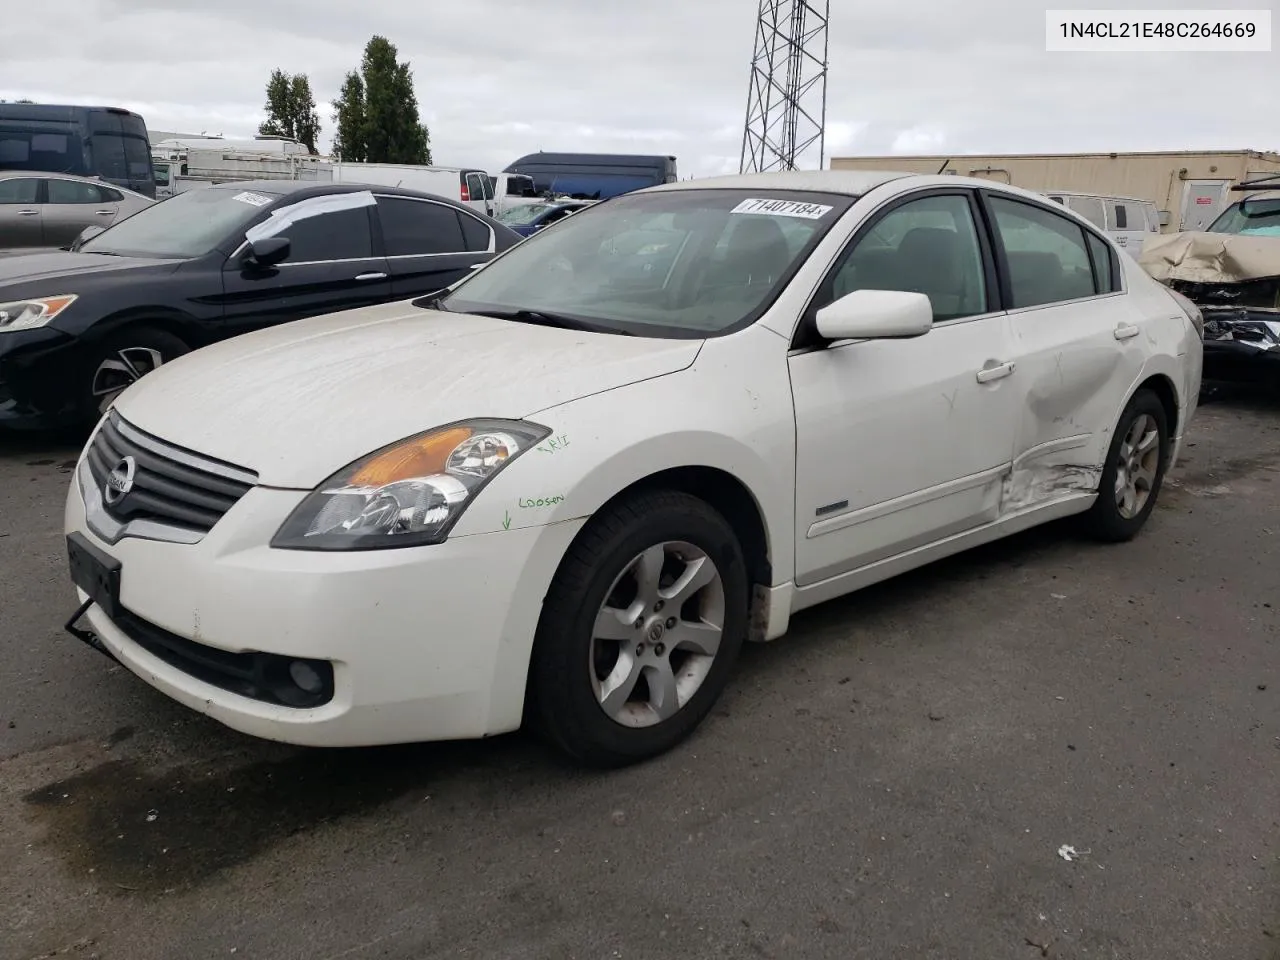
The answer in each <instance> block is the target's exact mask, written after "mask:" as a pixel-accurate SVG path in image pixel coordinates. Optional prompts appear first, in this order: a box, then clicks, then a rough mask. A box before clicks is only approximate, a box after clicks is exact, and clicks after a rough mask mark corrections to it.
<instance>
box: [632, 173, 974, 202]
mask: <svg viewBox="0 0 1280 960" xmlns="http://www.w3.org/2000/svg"><path fill="white" fill-rule="evenodd" d="M915 176H921V175H920V174H913V173H905V172H901V171H892V170H778V171H774V172H770V173H738V174H731V175H729V176H721V177H703V178H699V179H694V180H680V181H678V182H676V183H664V184H659V185H658V186H654V187H648V188H646V190H645V192H646V193H648V192H652V191H656V190H802V191H805V192H809V193H843V194H847V195H848V196H851V197H860V196H862V194H864V193H866V192H867V191H868V190H874V189H875V188H876V187H878V186H881V185H882V184H885V183H889V182H890V181H892V180H900V179H902V178H904V177H915ZM949 179H955V178H949Z"/></svg>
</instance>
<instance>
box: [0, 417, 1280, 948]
mask: <svg viewBox="0 0 1280 960" xmlns="http://www.w3.org/2000/svg"><path fill="white" fill-rule="evenodd" d="M1190 442H1191V445H1190V446H1189V447H1188V448H1187V450H1186V456H1185V459H1184V460H1183V462H1182V463H1181V464H1180V466H1179V467H1178V469H1177V470H1176V471H1175V473H1174V474H1173V475H1172V476H1171V477H1170V479H1169V481H1168V484H1167V486H1166V488H1165V490H1164V492H1163V494H1162V497H1161V500H1160V503H1159V506H1158V509H1157V511H1156V512H1155V514H1153V516H1152V519H1151V522H1150V523H1149V525H1148V527H1147V529H1146V530H1145V531H1144V532H1143V534H1142V535H1141V536H1140V537H1139V538H1138V539H1137V540H1136V541H1134V542H1132V543H1130V544H1126V545H1121V546H1110V547H1103V546H1098V545H1093V544H1090V543H1088V542H1085V541H1082V540H1080V539H1079V538H1078V537H1077V536H1076V534H1075V533H1074V530H1073V528H1072V527H1071V525H1070V524H1055V525H1053V526H1050V527H1046V528H1042V529H1039V530H1035V531H1031V532H1029V533H1028V534H1025V535H1022V536H1018V537H1016V538H1013V539H1011V540H1008V541H1005V542H1003V543H999V544H994V545H991V546H989V547H985V548H982V549H979V550H977V551H974V552H971V553H969V554H966V555H964V556H961V557H957V558H953V559H951V560H948V561H944V562H942V563H938V564H935V565H933V566H931V567H929V568H927V569H924V570H921V571H918V572H915V573H912V574H908V575H906V576H903V577H900V578H898V579H896V580H894V581H892V582H889V583H886V584H883V585H880V586H878V587H874V588H871V589H869V590H866V591H864V592H862V593H860V594H858V595H856V596H853V597H850V598H846V599H843V600H838V601H834V602H832V603H830V604H828V605H826V606H824V607H821V608H818V609H815V610H812V611H807V612H806V613H804V614H802V615H800V616H799V617H797V618H796V620H795V621H794V622H793V626H792V631H791V633H790V634H789V635H788V636H787V637H786V638H784V639H782V640H779V641H777V642H775V643H772V644H769V645H767V646H759V647H752V648H750V649H748V651H747V653H746V654H745V655H744V660H743V662H742V664H741V667H740V669H739V671H738V673H737V675H736V677H735V681H734V683H733V685H732V687H731V689H730V691H729V692H728V694H727V695H726V697H725V698H724V699H723V701H722V703H721V704H720V706H719V708H718V709H717V710H716V712H715V713H714V714H713V716H712V717H711V718H710V719H709V720H708V722H707V723H706V724H705V725H704V726H703V728H702V729H701V730H700V731H699V732H698V734H697V735H696V736H695V737H694V738H693V739H692V740H691V741H690V742H688V743H687V744H686V745H685V746H684V747H682V748H681V749H678V750H676V751H675V752H673V753H671V754H669V755H667V756H665V757H662V758H660V759H658V760H656V761H653V762H651V763H648V764H645V765H643V766H640V767H636V768H632V769H629V770H625V771H622V772H615V773H611V774H597V773H592V774H586V773H582V772H579V771H575V770H572V769H567V768H566V767H565V766H563V765H562V764H561V763H559V761H558V760H557V759H556V758H555V757H554V756H553V755H551V754H549V753H548V752H547V751H546V750H545V749H543V748H542V747H541V746H540V745H539V744H537V743H536V742H534V741H532V740H531V739H530V738H528V737H526V736H524V735H522V734H516V735H513V736H509V737H502V738H497V739H494V740H490V741H485V742H482V743H473V744H437V745H423V746H414V747H401V748H389V749H378V750H353V751H318V750H300V749H295V748H291V747H286V746H282V745H278V744H269V743H264V742H260V741H255V740H252V739H249V738H246V737H243V736H241V735H238V734H235V733H233V732H231V731H229V730H226V729H225V728H223V727H221V726H219V725H218V724H216V723H215V722H213V721H211V720H208V719H206V718H203V717H201V716H198V715H196V714H193V713H191V712H189V711H187V710H185V709H184V708H182V707H180V706H178V705H177V704H175V703H172V702H171V701H169V700H167V699H166V698H165V697H163V696H162V695H160V694H159V693H157V692H155V691H153V690H151V689H150V688H149V687H147V686H146V685H144V684H143V683H142V682H141V681H139V680H137V679H136V678H135V677H134V676H133V675H132V674H130V673H129V672H128V671H126V670H125V669H123V668H121V667H118V666H115V665H113V664H112V662H111V661H109V660H108V659H106V658H105V657H102V656H100V655H99V654H97V653H95V652H94V651H92V650H90V649H89V648H88V647H86V646H84V645H82V644H80V643H78V642H77V641H76V640H74V639H72V638H71V637H69V636H67V635H66V634H65V633H63V632H62V629H61V627H62V623H63V622H64V620H65V619H66V617H67V615H68V614H69V613H70V612H71V610H72V607H73V594H72V591H71V587H70V583H69V580H68V577H67V574H66V569H65V561H64V556H63V540H62V530H61V505H62V500H63V497H64V495H65V491H66V488H67V484H68V483H69V481H70V474H69V470H70V461H72V460H73V459H74V457H75V455H76V447H75V445H74V443H73V442H70V441H67V440H65V439H54V440H32V439H21V438H20V439H17V440H14V439H7V440H6V439H0V658H2V659H0V958H3V960H10V958H13V960H33V958H37V957H40V958H52V957H58V958H62V957H68V958H77V960H87V958H91V957H97V958H108V960H152V958H166V960H167V958H182V960H189V958H203V957H232V956H234V957H235V958H236V960H247V958H272V960H274V958H294V957H297V958H306V960H338V958H354V960H368V958H375V957H376V958H395V960H410V958H413V960H421V958H430V957H471V958H502V960H521V958H637V960H665V958H680V960H690V958H702V957H732V958H753V957H763V958H770V957H775V958H786V960H795V958H801V957H831V958H840V960H846V958H869V960H871V958H874V960H886V958H897V957H904V958H922V957H939V958H943V957H945V958H948V960H955V958H973V960H999V958H1014V960H1022V958H1025V960H1035V958H1037V957H1046V956H1047V957H1053V958H1086V957H1089V958H1148V957H1150V958H1160V960H1169V958H1182V957H1189V958H1201V957H1204V958H1214V960H1218V958H1222V960H1227V958H1231V960H1236V958H1240V960H1280V644H1278V643H1277V625H1278V623H1280V618H1278V615H1277V613H1278V611H1280V403H1276V402H1270V401H1265V400H1261V399H1257V398H1247V397H1230V396H1228V397H1223V398H1221V399H1218V400H1217V401H1215V402H1212V403H1209V404H1207V405H1206V406H1204V407H1203V408H1202V409H1201V412H1200V414H1199V416H1198V418H1197V419H1196V421H1195V423H1194V424H1193V428H1192V431H1191V437H1190ZM1064 847H1065V848H1068V849H1063V848H1064ZM1072 850H1074V851H1075V853H1072Z"/></svg>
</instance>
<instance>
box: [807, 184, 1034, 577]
mask: <svg viewBox="0 0 1280 960" xmlns="http://www.w3.org/2000/svg"><path fill="white" fill-rule="evenodd" d="M975 205H976V198H974V197H973V196H972V195H971V194H970V192H969V191H964V190H945V191H931V192H929V193H927V194H926V195H923V196H921V195H918V194H917V195H909V196H908V198H907V199H906V200H905V201H903V202H899V204H898V205H896V206H894V207H893V208H891V209H889V210H887V211H884V212H882V213H880V214H879V215H878V218H877V219H876V220H875V221H874V222H872V223H871V224H870V225H869V227H868V228H864V229H863V230H860V231H859V233H858V234H856V235H855V236H854V238H853V240H852V241H851V243H850V245H849V246H848V247H847V248H846V250H845V252H844V253H842V254H841V257H840V259H838V260H837V262H836V265H835V266H834V267H833V269H832V271H831V273H830V274H829V275H828V277H827V279H826V280H825V281H824V282H823V285H822V287H821V288H820V290H819V293H818V296H817V297H816V298H815V301H814V304H813V305H811V307H810V311H809V312H808V313H807V314H806V320H808V318H809V317H811V316H812V313H813V312H814V311H815V310H816V308H817V307H819V306H822V305H825V304H826V303H829V302H831V301H832V300H834V299H837V298H838V297H840V296H843V295H844V294H846V293H849V292H851V291H853V290H858V289H875V290H908V291H913V292H918V293H926V294H928V295H929V299H930V301H931V303H932V304H933V309H934V327H933V329H932V330H931V331H930V332H929V333H928V334H926V335H925V336H923V337H919V338H915V339H910V340H866V341H852V342H845V343H837V344H831V345H826V346H822V345H818V346H815V347H813V348H812V349H805V343H806V336H805V334H804V325H803V324H802V332H801V335H800V337H799V339H798V341H797V345H798V347H799V349H798V350H797V351H794V352H793V355H792V356H791V358H790V361H789V364H790V373H791V389H792V395H793V398H794V402H795V416H796V522H797V527H796V583H797V584H798V585H800V586H806V585H809V584H813V583H816V582H818V581H821V580H825V579H827V578H829V577H834V576H838V575H840V574H842V573H846V572H849V571H852V570H855V569H857V568H859V567H862V566H866V565H867V564H870V563H874V562H876V561H878V560H883V559H887V558H889V557H892V556H895V555H897V554H901V553H905V552H907V551H909V550H912V549H914V548H916V547H920V546H924V545H926V544H929V543H932V542H935V541H938V540H941V539H944V538H946V537H948V536H951V535H955V534H959V533H962V532H964V531H966V530H971V529H973V528H975V527H978V526H981V525H983V524H986V523H990V522H992V521H994V520H996V519H997V518H998V517H999V514H1000V502H1001V485H1002V480H1003V478H1004V475H1005V473H1006V472H1007V470H1008V465H1009V460H1010V454H1011V450H1012V446H1013V439H1012V438H1013V429H1014V423H1015V421H1016V418H1017V401H1018V396H1017V393H1016V388H1015V387H1014V386H1013V384H1012V377H1011V376H1010V375H1011V374H1012V373H1013V372H1014V370H1013V366H1012V365H1011V364H1010V363H1009V362H1008V357H1009V352H1010V343H1009V335H1008V329H1007V325H1006V323H1007V321H1006V317H1005V316H1004V314H1002V313H1000V312H997V311H996V310H995V309H994V305H995V304H996V302H997V298H996V296H995V293H994V291H993V287H994V280H993V278H994V273H993V268H992V266H991V262H990V255H989V252H988V250H987V243H986V240H985V237H984V236H982V235H981V234H980V233H979V230H978V228H977V226H976V223H977V219H976V217H975Z"/></svg>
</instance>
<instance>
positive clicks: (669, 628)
mask: <svg viewBox="0 0 1280 960" xmlns="http://www.w3.org/2000/svg"><path fill="white" fill-rule="evenodd" d="M724 613H725V595H724V583H723V581H722V580H721V577H720V571H719V570H718V569H717V568H716V565H715V562H714V561H713V560H712V559H711V558H710V557H709V556H707V554H706V553H705V552H704V551H703V550H701V549H699V548H698V547H696V546H694V545H693V544H691V543H686V542H684V541H667V542H664V543H659V544H655V545H654V546H651V547H649V548H647V549H646V550H644V551H643V552H642V553H640V554H639V555H637V556H636V557H634V558H633V559H632V560H631V561H630V562H629V563H628V564H627V565H626V566H625V567H624V568H623V571H622V573H621V574H619V575H618V577H617V578H616V579H615V580H614V582H613V585H612V586H611V587H610V588H609V592H608V594H606V597H605V601H604V603H603V604H602V605H601V607H600V610H599V612H598V613H597V615H596V619H595V624H594V627H593V630H592V641H591V663H590V665H589V666H590V669H591V680H592V686H593V689H594V691H595V694H596V700H597V702H598V703H599V704H600V707H601V709H602V710H604V712H605V713H606V714H607V715H608V716H609V717H611V718H612V719H613V720H614V721H615V722H617V723H620V724H622V725H623V726H628V727H648V726H653V725H654V724H657V723H661V722H662V721H664V720H668V719H670V718H671V717H673V716H675V714H676V713H677V712H679V710H680V709H681V708H682V707H683V706H684V705H685V704H687V703H688V702H689V700H690V698H691V697H693V695H694V694H695V693H697V691H698V688H699V687H701V686H702V683H703V681H704V680H706V678H707V674H708V673H709V672H710V670H711V665H712V664H713V663H714V662H715V658H716V654H717V652H718V651H719V649H720V643H721V640H722V638H723V635H724Z"/></svg>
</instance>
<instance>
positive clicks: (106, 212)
mask: <svg viewBox="0 0 1280 960" xmlns="http://www.w3.org/2000/svg"><path fill="white" fill-rule="evenodd" d="M94 213H96V214H97V215H98V216H100V217H109V216H111V215H112V214H114V213H115V211H114V210H95V211H94Z"/></svg>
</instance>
